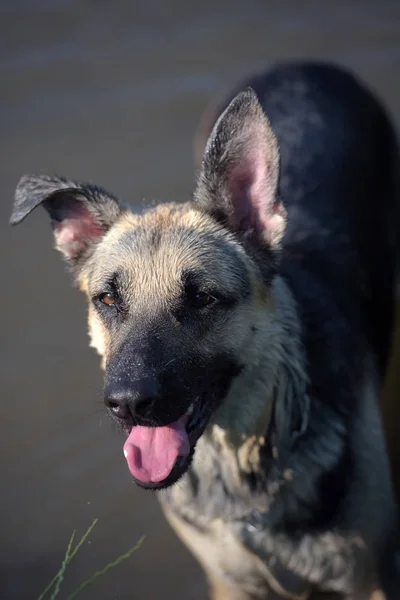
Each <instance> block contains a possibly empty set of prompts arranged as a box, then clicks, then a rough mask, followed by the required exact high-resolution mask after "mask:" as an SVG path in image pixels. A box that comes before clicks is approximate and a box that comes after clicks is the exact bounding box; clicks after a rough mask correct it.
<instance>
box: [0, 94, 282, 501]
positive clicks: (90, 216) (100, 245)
mask: <svg viewBox="0 0 400 600" xmlns="http://www.w3.org/2000/svg"><path fill="white" fill-rule="evenodd" d="M278 174H279V154H278V147H277V142H276V139H275V137H274V135H273V133H272V131H271V128H270V126H269V123H268V121H267V119H266V117H265V115H264V114H263V111H262V109H261V107H260V105H259V103H258V101H257V98H256V96H255V94H254V93H253V92H252V91H251V90H248V91H246V92H243V93H241V94H240V95H239V96H237V97H236V98H235V99H234V100H233V101H232V103H231V104H230V105H229V107H228V108H227V109H226V111H225V112H224V113H223V114H222V115H221V117H220V118H219V120H218V121H217V123H216V125H215V127H214V130H213V132H212V134H211V136H210V139H209V141H208V144H207V147H206V150H205V155H204V160H203V166H202V169H201V172H200V175H199V179H198V183H197V188H196V191H195V195H194V201H193V202H190V203H186V204H161V205H159V206H158V207H156V208H153V209H150V210H149V211H148V212H146V213H145V214H143V215H140V216H138V215H135V214H133V212H132V211H131V210H130V209H129V208H128V207H127V206H124V205H123V204H122V203H120V202H119V201H118V200H117V199H116V198H114V197H113V196H111V195H110V194H108V193H107V192H105V191H104V190H103V189H100V188H98V187H94V186H92V185H89V184H78V183H74V182H71V181H67V180H65V179H60V178H50V177H46V176H25V177H23V178H22V179H21V181H20V183H19V185H18V188H17V191H16V200H15V206H14V211H13V214H12V218H11V222H12V223H13V224H16V223H19V222H20V221H22V220H23V219H24V218H25V217H26V216H27V215H28V214H29V213H30V212H31V211H32V210H33V209H34V208H36V207H37V206H38V205H39V204H42V205H43V206H44V208H45V209H46V210H47V212H48V213H49V215H50V218H51V222H52V225H53V230H54V235H55V241H56V247H57V248H58V249H59V250H60V251H61V253H62V254H63V255H64V257H65V258H66V260H67V262H68V264H69V267H70V269H71V270H72V272H73V275H74V277H75V280H76V281H77V283H78V285H79V287H80V288H81V289H82V290H83V291H84V292H85V294H86V295H87V297H88V300H89V327H90V333H91V337H92V344H93V345H94V346H95V347H96V348H97V350H98V351H99V353H100V354H101V355H102V356H103V364H104V367H105V386H104V400H105V404H106V406H107V408H108V411H109V412H110V414H111V416H112V417H113V418H114V419H115V420H117V421H118V422H119V423H120V424H121V426H122V427H123V429H124V430H125V431H126V433H127V434H128V439H127V441H126V443H125V446H124V452H125V456H126V458H127V461H128V465H129V468H130V471H131V473H132V475H133V477H134V478H135V480H136V482H137V483H138V484H140V485H141V486H143V487H147V488H153V489H160V488H162V487H166V486H168V485H170V484H172V483H174V482H175V481H177V479H178V478H179V477H180V476H181V475H182V474H183V473H184V472H185V471H186V469H187V468H188V466H189V463H190V460H191V456H192V454H193V451H194V447H195V444H196V441H197V440H198V438H199V437H200V436H201V435H202V433H203V432H204V429H205V427H206V425H207V423H208V421H209V419H210V417H211V415H212V413H213V412H214V411H215V410H216V408H217V407H218V406H219V405H220V404H221V402H222V400H223V399H224V397H225V396H226V395H227V393H228V390H229V389H230V387H231V385H232V382H233V380H234V379H235V378H236V377H237V376H238V374H239V373H240V371H241V369H242V367H243V364H244V363H246V360H247V356H248V355H249V354H251V348H252V344H253V338H254V336H255V335H256V329H257V324H258V321H259V319H260V318H261V317H260V315H265V314H266V311H268V310H269V307H270V305H271V298H270V293H269V292H270V283H271V281H272V279H273V276H274V273H275V270H276V260H277V251H278V246H279V242H280V239H281V237H282V234H283V231H284V225H285V216H284V211H283V209H282V206H281V204H280V203H279V202H278V200H277V194H276V188H277V181H278ZM243 401H244V402H245V401H246V399H245V398H244V399H243Z"/></svg>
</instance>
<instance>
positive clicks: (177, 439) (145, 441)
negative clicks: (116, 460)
mask: <svg viewBox="0 0 400 600" xmlns="http://www.w3.org/2000/svg"><path fill="white" fill-rule="evenodd" d="M186 421H187V419H185V417H183V418H182V419H179V421H176V422H175V423H172V424H171V425H167V426H166V427H142V426H139V425H136V426H135V427H133V428H132V431H131V432H130V434H129V437H128V439H127V440H126V442H125V444H124V454H125V458H126V460H127V462H128V467H129V470H130V472H131V473H132V475H133V476H134V477H135V479H138V480H139V481H143V482H144V483H150V482H153V483H157V482H160V481H163V480H164V479H166V478H167V477H168V475H169V474H170V473H171V471H172V469H173V466H174V464H175V461H176V459H177V457H178V456H187V455H188V454H189V452H190V445H189V438H188V435H187V433H186V429H185V424H186Z"/></svg>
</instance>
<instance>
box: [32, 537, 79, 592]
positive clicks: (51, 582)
mask: <svg viewBox="0 0 400 600" xmlns="http://www.w3.org/2000/svg"><path fill="white" fill-rule="evenodd" d="M75 531H76V530H75ZM75 531H73V532H72V535H71V539H70V540H69V544H68V548H67V552H66V554H65V556H66V557H67V556H69V553H70V552H71V546H72V543H73V541H74V537H75ZM64 561H65V558H64ZM64 561H63V564H64ZM62 568H63V565H61V568H60V569H59V571H58V572H57V573H56V574H55V575H54V577H53V579H52V580H51V581H50V583H49V584H48V586H47V587H46V588H45V589H44V590H43V592H42V593H41V594H40V596H39V598H38V600H43V599H44V598H45V597H46V596H47V594H48V593H49V592H50V590H51V588H52V587H53V585H54V584H55V583H56V581H57V580H58V578H59V577H60V573H61V570H62ZM64 569H65V567H64Z"/></svg>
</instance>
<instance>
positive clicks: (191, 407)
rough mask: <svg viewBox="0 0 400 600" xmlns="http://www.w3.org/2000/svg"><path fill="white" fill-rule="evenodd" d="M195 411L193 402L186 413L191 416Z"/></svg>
mask: <svg viewBox="0 0 400 600" xmlns="http://www.w3.org/2000/svg"><path fill="white" fill-rule="evenodd" d="M193 411H194V403H192V404H191V405H190V406H189V408H188V411H187V413H186V414H187V415H188V417H190V416H191V415H192V414H193Z"/></svg>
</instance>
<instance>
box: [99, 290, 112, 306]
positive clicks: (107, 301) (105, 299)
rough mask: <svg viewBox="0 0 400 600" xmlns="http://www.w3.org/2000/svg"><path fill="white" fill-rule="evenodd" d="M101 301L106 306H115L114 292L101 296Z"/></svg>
mask: <svg viewBox="0 0 400 600" xmlns="http://www.w3.org/2000/svg"><path fill="white" fill-rule="evenodd" d="M99 300H100V302H101V303H102V304H105V305H106V306H114V304H115V296H114V294H113V293H112V292H105V293H104V294H100V296H99Z"/></svg>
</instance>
